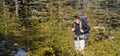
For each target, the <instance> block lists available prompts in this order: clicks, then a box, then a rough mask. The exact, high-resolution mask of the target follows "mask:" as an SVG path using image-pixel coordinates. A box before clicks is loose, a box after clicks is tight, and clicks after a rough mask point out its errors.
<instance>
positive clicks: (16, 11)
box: [15, 0, 19, 19]
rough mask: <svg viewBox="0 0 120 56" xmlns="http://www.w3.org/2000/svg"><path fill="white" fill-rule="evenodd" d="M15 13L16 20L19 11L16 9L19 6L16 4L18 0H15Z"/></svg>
mask: <svg viewBox="0 0 120 56" xmlns="http://www.w3.org/2000/svg"><path fill="white" fill-rule="evenodd" d="M15 7H16V8H15V13H16V18H17V19H18V18H19V17H18V16H19V13H18V12H19V11H18V9H19V4H18V0H15Z"/></svg>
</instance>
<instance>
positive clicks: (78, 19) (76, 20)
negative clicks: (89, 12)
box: [74, 16, 80, 24]
mask: <svg viewBox="0 0 120 56" xmlns="http://www.w3.org/2000/svg"><path fill="white" fill-rule="evenodd" d="M74 22H75V23H77V24H79V23H80V17H79V16H74Z"/></svg>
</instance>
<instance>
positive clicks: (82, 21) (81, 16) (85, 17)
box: [74, 14, 90, 32]
mask: <svg viewBox="0 0 120 56" xmlns="http://www.w3.org/2000/svg"><path fill="white" fill-rule="evenodd" d="M78 17H79V18H80V20H81V22H80V24H79V25H80V28H82V24H85V25H86V26H88V27H89V25H88V22H87V19H88V17H87V16H86V15H84V14H79V15H78ZM74 28H75V23H74ZM89 28H90V27H89ZM88 32H89V30H88Z"/></svg>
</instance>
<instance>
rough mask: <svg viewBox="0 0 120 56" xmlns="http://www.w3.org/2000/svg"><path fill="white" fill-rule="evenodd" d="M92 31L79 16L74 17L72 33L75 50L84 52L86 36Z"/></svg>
mask: <svg viewBox="0 0 120 56" xmlns="http://www.w3.org/2000/svg"><path fill="white" fill-rule="evenodd" d="M89 30H90V27H89V26H88V25H87V24H85V23H83V22H82V20H81V19H80V17H79V16H74V23H73V24H72V31H73V32H74V35H73V37H74V44H75V50H78V51H83V50H84V48H85V35H84V34H86V33H88V32H89Z"/></svg>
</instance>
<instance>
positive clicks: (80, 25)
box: [79, 21, 82, 29]
mask: <svg viewBox="0 0 120 56" xmlns="http://www.w3.org/2000/svg"><path fill="white" fill-rule="evenodd" d="M79 27H80V29H81V28H82V21H80V24H79Z"/></svg>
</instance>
